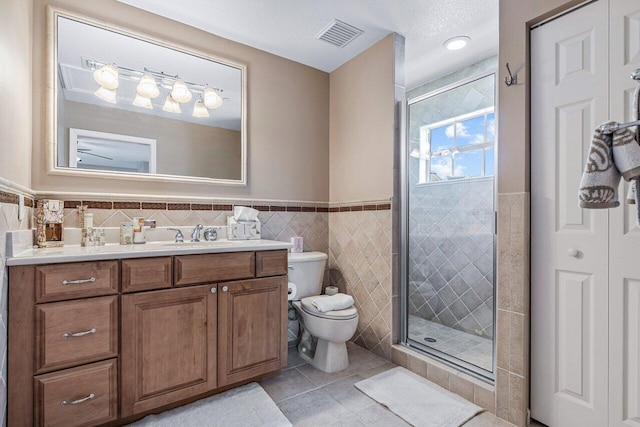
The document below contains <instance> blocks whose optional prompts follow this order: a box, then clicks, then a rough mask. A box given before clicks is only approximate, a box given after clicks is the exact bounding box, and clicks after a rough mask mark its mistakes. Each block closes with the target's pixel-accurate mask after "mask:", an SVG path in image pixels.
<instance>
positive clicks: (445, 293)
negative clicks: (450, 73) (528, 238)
mask: <svg viewBox="0 0 640 427" xmlns="http://www.w3.org/2000/svg"><path fill="white" fill-rule="evenodd" d="M494 99H495V74H494V73H485V74H482V75H479V76H475V77H472V78H468V79H465V80H464V81H460V82H457V83H455V84H452V85H449V86H447V87H444V88H441V89H438V90H436V91H433V92H430V93H427V94H424V95H421V96H419V97H417V98H413V99H410V100H409V101H408V105H407V114H406V116H407V118H408V128H407V138H406V142H405V144H406V146H405V147H404V148H405V150H404V151H405V153H406V154H405V156H404V157H405V159H404V164H403V171H402V174H403V185H402V186H403V193H402V194H403V196H402V214H401V215H402V224H403V225H402V239H401V248H402V249H401V259H402V263H403V268H402V270H403V271H402V272H401V280H402V282H401V283H402V285H401V289H402V301H403V314H402V320H403V322H402V331H401V335H402V340H403V342H404V344H406V345H408V346H411V347H413V348H415V349H417V350H419V351H423V352H426V353H428V354H430V355H431V356H434V357H436V358H439V359H441V360H443V361H445V362H446V363H449V364H454V365H456V366H457V367H458V368H460V369H462V370H465V371H467V372H470V373H472V374H473V375H476V376H479V377H482V378H485V379H489V380H491V379H493V378H494V339H493V338H494V329H495V328H494V324H495V323H494V317H495V316H494V313H495V310H494V289H495V287H494V283H495V280H494V276H495V273H494V272H495V269H494V264H495V176H494V175H495V165H496V163H495V159H496V137H495V135H496V132H495V110H494Z"/></svg>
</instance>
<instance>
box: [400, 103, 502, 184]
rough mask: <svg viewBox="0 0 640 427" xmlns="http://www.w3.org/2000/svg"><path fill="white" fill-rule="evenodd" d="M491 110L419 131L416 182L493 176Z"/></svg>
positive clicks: (486, 109)
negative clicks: (417, 178) (418, 171)
mask: <svg viewBox="0 0 640 427" xmlns="http://www.w3.org/2000/svg"><path fill="white" fill-rule="evenodd" d="M494 141H495V114H494V109H493V107H489V108H485V109H482V110H478V111H474V112H472V113H469V114H465V115H462V116H458V117H453V118H449V119H446V120H443V121H440V122H437V123H432V124H429V125H425V126H422V127H421V128H420V148H417V149H415V150H414V151H413V153H412V156H413V157H416V158H418V159H420V165H419V168H420V180H419V182H420V183H427V182H438V181H444V180H447V179H460V178H473V177H479V176H487V175H493V153H494V150H493V145H494Z"/></svg>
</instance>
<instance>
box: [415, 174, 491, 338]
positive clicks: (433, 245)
mask: <svg viewBox="0 0 640 427" xmlns="http://www.w3.org/2000/svg"><path fill="white" fill-rule="evenodd" d="M493 184H494V178H493V177H489V178H480V179H473V180H464V181H449V182H442V183H434V184H423V185H416V186H412V187H411V190H410V196H409V266H408V271H409V284H408V285H409V290H408V291H409V292H408V295H409V306H408V310H409V314H410V315H415V316H418V317H421V318H423V319H426V320H430V321H434V322H437V323H439V324H441V325H444V326H449V327H453V328H455V329H458V330H461V331H464V332H468V333H471V334H475V335H480V336H482V337H485V338H493V294H494V286H493V285H494V278H493V277H494V274H493V262H494V253H493V242H494V234H493V222H494V216H493V215H494V214H493V212H494V208H493V205H494V195H493V187H494V185H493Z"/></svg>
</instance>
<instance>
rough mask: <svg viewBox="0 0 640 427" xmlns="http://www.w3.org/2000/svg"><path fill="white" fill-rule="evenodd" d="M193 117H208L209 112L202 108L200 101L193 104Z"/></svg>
mask: <svg viewBox="0 0 640 427" xmlns="http://www.w3.org/2000/svg"><path fill="white" fill-rule="evenodd" d="M192 115H193V117H209V110H207V107H205V106H204V104H203V103H202V100H201V99H198V100H197V101H196V102H195V104H193V114H192Z"/></svg>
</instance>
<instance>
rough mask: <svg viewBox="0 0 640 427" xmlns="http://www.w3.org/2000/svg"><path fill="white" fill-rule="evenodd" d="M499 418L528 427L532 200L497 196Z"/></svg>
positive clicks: (514, 195) (521, 196)
mask: <svg viewBox="0 0 640 427" xmlns="http://www.w3.org/2000/svg"><path fill="white" fill-rule="evenodd" d="M498 208H499V209H498V264H497V271H498V289H497V294H496V298H497V304H496V305H497V307H496V308H497V310H498V312H497V316H496V319H497V354H496V365H497V372H496V415H498V417H500V418H502V419H505V420H507V421H509V422H510V423H512V424H515V425H517V426H526V425H527V424H526V423H527V408H528V406H529V320H530V300H529V294H530V293H529V291H530V282H529V266H530V258H529V255H530V254H529V246H530V233H529V232H530V228H529V227H530V218H529V213H530V195H529V193H509V194H500V195H499V196H498Z"/></svg>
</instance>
